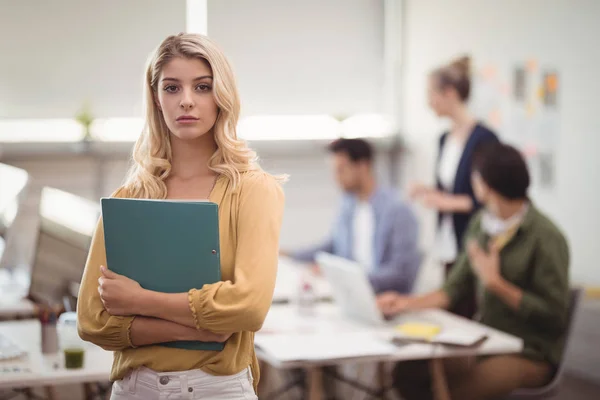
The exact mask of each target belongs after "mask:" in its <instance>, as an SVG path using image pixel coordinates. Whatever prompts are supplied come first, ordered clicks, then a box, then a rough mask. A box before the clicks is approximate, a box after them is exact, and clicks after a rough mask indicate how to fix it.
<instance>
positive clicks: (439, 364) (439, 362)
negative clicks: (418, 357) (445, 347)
mask: <svg viewBox="0 0 600 400" xmlns="http://www.w3.org/2000/svg"><path fill="white" fill-rule="evenodd" d="M429 366H430V369H431V378H432V379H431V385H432V388H431V389H432V392H433V398H434V399H436V400H451V399H450V390H449V389H448V381H447V379H446V373H445V371H444V360H443V359H441V358H434V359H433V360H431V361H430V363H429Z"/></svg>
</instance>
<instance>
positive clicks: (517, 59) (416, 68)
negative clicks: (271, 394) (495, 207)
mask: <svg viewBox="0 0 600 400" xmlns="http://www.w3.org/2000/svg"><path fill="white" fill-rule="evenodd" d="M598 20H600V1H596V0H528V1H526V2H524V1H518V0H504V1H501V2H498V1H493V0H452V1H447V0H418V1H417V0H305V1H301V2H298V1H291V0H284V1H281V0H279V1H277V0H253V1H245V0H187V1H186V0H169V1H166V0H128V1H118V0H105V1H102V2H94V1H88V0H53V1H41V0H19V1H12V0H0V54H2V56H1V62H0V163H2V164H6V165H10V166H13V167H17V168H19V169H20V170H22V171H26V173H27V174H28V184H27V187H26V188H25V189H23V188H21V186H22V184H21V183H20V182H22V180H19V177H13V178H11V176H13V175H10V174H8V172H7V173H4V172H2V171H3V170H2V169H0V252H1V253H0V260H1V265H2V268H5V269H10V271H11V273H10V274H3V273H0V277H4V278H3V279H4V280H5V282H8V279H9V278H7V276H9V275H10V276H13V277H14V276H20V275H18V273H19V272H15V271H21V272H20V273H21V274H23V273H24V272H23V271H27V272H26V273H25V275H27V273H30V271H32V269H35V274H34V276H36V277H43V275H44V271H45V270H40V268H48V272H47V273H48V274H52V273H54V272H51V271H55V270H56V266H55V265H56V263H55V262H53V261H52V260H44V259H42V258H44V255H46V257H47V258H51V257H54V256H55V255H53V254H52V252H51V251H49V250H48V247H47V246H49V248H51V249H56V247H54V246H52V240H57V239H52V240H50V239H49V238H51V236H52V232H58V231H59V230H58V229H56V228H55V227H54V226H53V225H51V224H49V223H48V222H47V221H49V220H51V218H50V219H49V217H45V216H44V212H47V211H48V209H47V208H44V207H45V206H44V204H45V203H44V201H42V199H43V197H42V192H43V191H45V193H46V197H48V196H49V195H50V194H51V193H58V192H53V191H54V190H60V191H61V192H66V193H68V194H72V195H75V196H77V197H79V198H81V200H82V201H83V203H80V204H81V206H80V207H81V208H80V209H82V210H84V211H82V215H83V216H81V217H72V216H71V217H69V216H66V217H65V218H66V219H67V220H68V219H73V218H75V219H80V221H83V220H85V222H82V224H80V226H79V227H77V226H75V227H74V228H72V231H73V232H66V231H64V230H60V232H59V233H57V234H56V235H58V236H60V235H66V236H69V237H70V238H71V239H72V240H71V239H65V240H62V239H61V240H59V241H58V242H60V245H61V246H65V244H64V243H65V241H67V242H68V241H69V240H70V241H71V242H72V246H71V247H72V248H73V249H76V250H73V249H69V250H64V251H63V252H61V254H63V255H64V254H66V253H69V252H70V253H69V254H72V255H73V257H76V263H81V262H82V261H81V260H83V261H84V258H82V257H84V256H83V255H82V252H81V246H84V247H85V246H86V245H87V243H88V240H89V234H90V232H88V228H87V227H88V223H87V221H88V220H89V219H90V216H91V217H93V218H92V219H95V216H96V212H97V210H96V209H94V207H95V206H94V204H97V203H98V201H99V198H100V197H102V196H107V195H110V193H112V192H113V191H114V189H115V188H117V187H118V186H119V185H120V183H121V182H122V180H123V178H124V174H125V172H126V170H127V166H128V165H129V157H130V151H131V147H132V144H133V141H134V140H135V139H136V137H137V135H138V134H139V132H140V131H141V128H142V111H143V103H142V99H143V97H142V83H143V71H144V66H145V62H146V59H147V57H148V54H149V53H150V52H151V51H152V50H153V48H154V47H155V46H156V45H157V44H158V43H159V42H160V41H161V40H162V39H163V38H165V37H166V36H167V35H169V34H173V33H178V32H182V31H189V32H198V33H205V34H208V35H209V36H210V37H211V38H212V39H214V40H215V41H216V42H217V43H219V44H220V45H221V47H222V48H223V50H224V52H225V54H226V55H227V56H228V57H229V60H230V61H231V63H232V65H233V69H234V71H235V73H236V76H237V81H238V84H239V87H240V92H241V99H242V117H241V120H240V123H239V126H238V132H239V135H240V136H241V137H242V138H244V139H246V140H248V141H249V142H250V145H251V146H252V147H253V148H255V149H256V150H257V152H258V154H259V156H260V158H261V160H262V165H263V167H264V168H265V169H266V170H268V171H269V172H272V173H287V174H289V175H290V181H289V182H288V183H286V185H285V192H286V209H285V217H284V223H283V228H282V233H281V247H282V248H303V247H306V246H308V245H311V244H313V243H315V241H318V240H319V239H321V238H323V237H324V236H326V235H327V233H328V232H329V231H330V227H331V225H332V223H333V221H334V219H335V217H336V212H337V208H336V206H335V205H336V204H337V202H338V200H339V198H340V195H341V193H340V192H339V190H338V189H337V186H336V185H335V184H334V176H333V173H332V171H331V168H330V165H329V164H328V162H327V145H328V144H329V143H330V142H331V141H332V140H334V139H336V138H339V137H348V138H353V137H362V138H366V139H367V140H369V141H370V143H371V144H373V146H374V148H375V149H376V153H377V157H375V160H376V163H375V166H374V170H375V172H376V174H377V179H378V181H379V182H382V183H385V184H386V185H390V186H392V187H393V188H395V189H396V190H397V191H398V195H399V196H400V197H402V198H405V199H406V198H407V197H408V196H407V195H405V193H406V192H407V191H408V187H409V185H410V184H411V183H412V182H417V181H418V182H424V183H427V184H430V185H434V184H435V181H434V178H435V168H436V157H437V153H438V143H439V136H440V133H441V132H443V131H444V130H447V129H448V128H449V126H450V121H448V120H445V119H440V118H438V117H437V116H436V115H435V114H434V112H433V111H432V110H431V109H430V108H429V107H428V101H427V85H428V77H429V74H430V73H431V72H432V71H433V70H434V69H435V68H437V67H439V66H440V65H445V64H447V63H448V62H450V61H451V60H453V59H455V58H456V57H459V56H463V55H468V56H470V58H471V62H472V74H471V79H472V94H471V99H470V101H469V103H468V106H469V109H470V112H471V113H472V114H473V115H474V116H475V117H476V118H477V120H478V121H481V122H482V123H483V124H485V125H486V126H488V127H490V129H492V130H493V131H494V132H495V133H496V134H497V135H498V137H499V138H500V139H501V140H503V141H506V142H508V143H511V144H514V145H515V146H517V147H518V148H519V149H521V150H522V151H523V153H524V154H525V155H526V157H527V161H528V163H529V167H530V169H531V173H532V183H533V184H532V190H531V193H532V197H533V199H534V200H535V203H536V205H537V207H539V208H540V209H542V210H543V211H544V212H546V213H547V214H548V215H550V216H552V218H553V220H554V221H556V222H557V224H559V225H560V226H561V227H562V228H563V230H564V232H565V234H566V236H567V238H568V240H569V245H570V248H571V254H572V258H571V260H572V262H571V274H572V276H571V279H572V282H573V283H574V284H581V285H583V286H584V287H585V288H586V290H587V292H586V293H587V295H586V298H585V301H584V303H583V306H582V311H581V312H582V313H583V316H582V317H581V318H579V319H578V324H577V326H576V327H575V331H574V334H573V335H574V337H575V339H573V343H572V345H571V346H570V348H569V354H567V368H568V371H569V374H570V376H571V377H572V378H573V379H577V382H578V383H581V385H584V386H585V385H589V387H590V388H591V389H590V390H591V391H594V390H600V370H599V369H598V368H597V366H598V365H600V349H599V348H598V346H597V343H598V340H600V329H598V328H599V327H600V274H599V273H598V267H597V263H598V261H597V260H598V256H597V252H596V250H595V244H594V242H595V241H596V239H597V238H598V237H600V206H599V205H598V204H600V180H599V179H598V176H597V175H598V171H600V157H598V151H599V150H598V149H600V118H599V117H598V115H599V114H598V112H597V109H598V104H600V80H599V79H598V72H597V71H598V65H599V64H600V52H599V51H598V43H597V38H598V36H599V35H600V27H599V26H598V23H597V21H598ZM597 63H598V64H597ZM44 188H46V189H44ZM9 191H10V193H11V194H10V195H8V196H6V197H7V198H8V197H10V199H11V200H10V202H12V201H13V200H12V199H13V198H14V199H18V205H19V207H16V206H15V205H14V204H13V203H10V202H8V203H10V204H8V203H7V204H5V202H3V200H2V199H3V196H4V195H5V194H6V193H9ZM17 194H18V196H17ZM15 201H16V200H15ZM46 201H48V200H46ZM407 201H408V199H407ZM40 204H42V207H41V208H40ZM69 204H72V203H71V202H69V201H59V200H56V202H55V203H54V204H53V206H52V208H56V209H61V208H62V210H59V211H58V214H61V212H66V213H67V214H68V211H69V210H75V209H77V207H75V208H70V207H72V206H70V205H69ZM11 207H12V208H11ZM414 209H415V211H416V213H417V216H418V221H419V226H420V229H419V232H420V238H419V244H420V248H421V250H422V251H423V254H424V255H425V259H424V261H423V263H422V265H421V269H420V273H419V276H418V278H417V283H416V286H415V287H416V288H415V290H416V291H419V292H425V291H428V290H430V289H433V288H437V287H438V286H439V285H440V283H441V282H442V280H443V279H444V271H443V269H442V267H441V266H440V264H439V262H438V260H437V258H436V257H435V254H434V249H433V246H434V243H435V232H436V218H437V215H436V212H435V210H431V209H429V208H426V207H423V206H421V205H418V204H414ZM11 210H12V211H11ZM43 211H44V212H43ZM61 218H62V217H61ZM44 221H46V222H44ZM9 222H10V223H9ZM65 225H69V224H68V222H65ZM82 225H83V226H82ZM8 230H10V232H8ZM58 242H57V243H58ZM78 246H79V247H78ZM41 247H43V248H44V249H43V251H42V249H41ZM57 251H58V250H57ZM53 265H54V267H53ZM81 267H83V265H81ZM68 269H69V272H68V275H69V277H68V280H69V284H72V283H76V282H74V281H76V280H77V279H78V274H80V273H81V271H73V270H72V267H71V266H69V268H68ZM15 274H16V275H15ZM19 279H21V280H22V278H19ZM34 282H35V285H37V286H36V287H35V288H36V291H37V292H39V293H41V294H42V295H45V296H54V294H55V292H54V290H55V288H53V287H48V288H46V289H44V288H43V287H41V288H40V287H39V285H42V286H44V279H42V278H40V279H37V280H34ZM2 287H3V286H2V280H0V288H2ZM2 290H3V291H7V292H8V291H9V289H8V288H7V287H6V286H4V289H2ZM27 292H28V293H29V291H27ZM72 292H73V293H75V292H76V289H73V290H72ZM30 295H31V293H30ZM0 296H1V293H0ZM582 387H583V386H582ZM596 393H597V392H596ZM577 396H580V397H565V398H582V399H585V398H588V397H582V396H583V394H581V395H579V394H578V395H577ZM589 398H592V397H589Z"/></svg>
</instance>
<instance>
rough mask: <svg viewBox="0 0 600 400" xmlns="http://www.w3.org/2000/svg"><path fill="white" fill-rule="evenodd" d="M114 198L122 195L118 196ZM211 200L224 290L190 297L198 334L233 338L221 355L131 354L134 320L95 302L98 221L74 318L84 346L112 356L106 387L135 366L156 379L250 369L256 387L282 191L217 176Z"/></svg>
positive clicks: (211, 288) (261, 177) (252, 180)
mask: <svg viewBox="0 0 600 400" xmlns="http://www.w3.org/2000/svg"><path fill="white" fill-rule="evenodd" d="M116 196H118V197H127V193H124V191H123V190H121V191H118V192H117V194H116ZM209 200H210V201H212V202H214V203H217V204H218V206H219V229H220V245H221V276H222V282H218V283H215V284H211V285H205V286H204V287H201V288H197V290H192V291H191V292H190V312H192V313H194V317H195V319H196V321H197V323H198V327H199V328H203V329H207V330H210V331H213V332H217V333H220V332H223V333H225V332H227V333H229V332H236V333H234V334H233V335H232V336H231V338H230V339H229V340H228V341H227V343H226V345H225V349H224V350H223V351H221V352H213V351H196V350H183V349H174V348H167V347H163V346H144V347H138V348H134V347H133V346H132V344H131V338H130V336H129V329H130V327H131V323H132V321H133V319H134V318H135V317H120V316H112V315H110V314H109V313H108V312H107V311H106V310H105V309H104V306H103V305H102V301H101V300H100V295H99V294H98V289H97V288H98V278H99V277H100V268H99V267H100V265H107V264H106V251H105V247H104V231H103V225H102V221H100V222H99V223H98V227H97V229H96V232H95V234H94V237H93V239H92V245H91V249H90V253H89V256H88V260H87V263H86V266H85V271H84V274H83V278H82V283H81V288H80V292H79V299H78V307H77V316H78V324H79V326H78V327H79V333H80V336H81V337H82V338H84V339H85V340H88V341H90V342H92V343H95V344H97V345H98V346H101V347H102V348H104V349H106V350H111V351H114V361H113V367H112V371H111V380H113V381H114V380H118V379H121V378H123V377H124V376H125V375H126V374H127V371H128V370H131V369H135V368H138V367H141V366H145V367H148V368H151V369H153V370H155V371H159V372H168V371H185V370H191V369H201V370H203V371H205V372H207V373H210V374H213V375H232V374H236V373H238V372H241V371H242V370H243V369H244V368H247V367H248V366H250V367H251V369H252V373H253V376H254V377H255V378H256V379H255V386H256V385H257V384H258V380H259V377H260V374H259V370H258V362H257V359H256V355H255V352H254V332H256V331H257V330H259V329H260V328H261V326H262V324H263V321H264V319H265V317H266V315H267V312H268V310H269V307H270V306H271V301H272V296H273V290H274V287H275V278H276V274H277V261H278V247H279V231H280V228H281V220H282V217H283V206H284V195H283V190H282V189H281V187H280V185H279V183H278V182H276V180H275V179H274V178H273V177H272V176H270V175H268V174H267V173H265V172H262V171H254V172H247V173H244V174H242V177H241V181H240V183H239V184H238V186H237V187H236V188H235V189H234V188H233V187H232V185H231V182H230V181H229V180H228V179H227V178H226V177H224V176H220V177H219V178H218V179H217V182H216V184H215V187H214V189H213V191H212V193H211V195H210V198H209ZM107 266H108V268H110V265H107Z"/></svg>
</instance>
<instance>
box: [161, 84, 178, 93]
mask: <svg viewBox="0 0 600 400" xmlns="http://www.w3.org/2000/svg"><path fill="white" fill-rule="evenodd" d="M164 90H165V92H167V93H175V92H177V86H175V85H168V86H165V88H164Z"/></svg>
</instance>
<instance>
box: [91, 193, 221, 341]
mask: <svg viewBox="0 0 600 400" xmlns="http://www.w3.org/2000/svg"><path fill="white" fill-rule="evenodd" d="M100 202H101V205H102V219H103V223H104V241H105V246H106V261H107V264H108V265H107V267H108V268H109V269H110V270H112V271H114V272H116V273H118V274H121V275H125V276H127V277H128V278H131V279H133V280H135V281H137V282H139V284H140V285H141V286H142V287H143V288H145V289H149V290H153V291H157V292H163V293H182V292H188V291H189V290H190V289H192V288H197V289H201V288H202V286H203V285H205V284H211V283H215V282H219V281H220V280H221V262H220V246H219V219H218V206H217V205H216V204H215V203H211V202H193V201H169V200H143V199H121V198H102V199H101V201H100ZM161 345H163V346H167V347H177V348H182V349H188V350H213V351H220V350H222V349H223V347H224V344H223V343H212V342H210V343H209V342H199V341H185V342H182V341H177V342H168V343H162V344H161Z"/></svg>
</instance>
